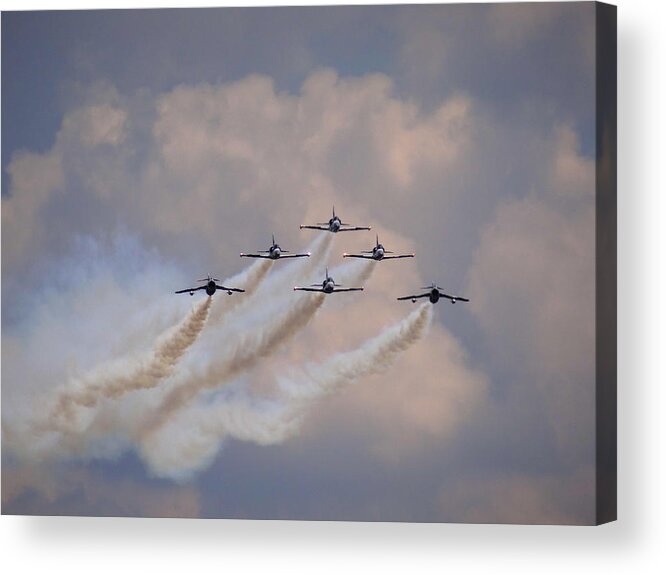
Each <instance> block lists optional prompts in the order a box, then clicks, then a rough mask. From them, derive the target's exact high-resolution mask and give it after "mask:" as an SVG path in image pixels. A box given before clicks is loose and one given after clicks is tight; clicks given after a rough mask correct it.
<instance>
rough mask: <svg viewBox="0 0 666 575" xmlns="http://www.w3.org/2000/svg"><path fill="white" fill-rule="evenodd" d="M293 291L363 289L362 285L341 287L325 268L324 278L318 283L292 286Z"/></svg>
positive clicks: (325, 291) (332, 291) (333, 291)
mask: <svg viewBox="0 0 666 575" xmlns="http://www.w3.org/2000/svg"><path fill="white" fill-rule="evenodd" d="M294 291H318V292H322V293H336V292H341V291H363V288H362V287H342V286H339V285H337V284H336V283H335V282H334V281H333V278H332V277H331V276H329V275H328V268H326V279H325V280H324V281H323V282H322V283H320V284H312V285H311V286H310V287H298V286H296V287H294Z"/></svg>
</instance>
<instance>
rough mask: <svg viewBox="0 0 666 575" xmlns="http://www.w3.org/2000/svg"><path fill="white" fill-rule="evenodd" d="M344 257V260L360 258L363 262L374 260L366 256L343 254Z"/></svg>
mask: <svg viewBox="0 0 666 575" xmlns="http://www.w3.org/2000/svg"><path fill="white" fill-rule="evenodd" d="M341 231H342V230H341ZM342 257H343V258H359V259H361V260H371V259H374V258H373V257H372V256H371V255H366V254H342Z"/></svg>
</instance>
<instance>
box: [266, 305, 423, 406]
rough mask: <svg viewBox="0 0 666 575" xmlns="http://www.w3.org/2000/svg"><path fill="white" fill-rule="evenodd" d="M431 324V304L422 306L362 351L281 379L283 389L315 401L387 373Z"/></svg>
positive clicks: (361, 348)
mask: <svg viewBox="0 0 666 575" xmlns="http://www.w3.org/2000/svg"><path fill="white" fill-rule="evenodd" d="M431 321H432V306H431V304H429V303H425V304H421V305H420V306H419V307H418V308H417V309H415V310H414V311H413V312H412V313H410V314H409V315H408V316H407V317H406V318H405V319H404V320H403V321H401V322H400V323H397V324H395V325H393V326H391V327H389V328H387V329H385V330H384V331H383V332H382V333H381V334H379V335H378V336H377V337H374V338H373V339H370V340H368V341H367V342H366V343H364V344H363V345H361V347H359V348H358V349H355V350H353V351H348V352H345V353H340V354H337V355H334V356H333V357H331V358H330V359H328V360H327V361H325V362H323V363H320V364H309V365H306V366H305V368H304V369H303V370H302V372H301V373H300V374H299V373H297V372H295V373H294V374H293V375H291V376H290V377H279V378H278V383H279V386H280V389H281V391H282V392H283V393H284V394H285V395H287V396H288V397H291V398H293V399H314V398H317V397H321V396H323V395H326V394H328V393H332V392H334V391H335V390H336V389H338V388H339V387H341V386H342V385H344V384H346V383H349V382H352V381H354V380H356V379H358V378H359V377H363V376H365V375H370V374H372V373H377V372H379V371H382V370H384V369H387V368H388V367H390V366H391V365H392V364H393V361H394V360H395V358H396V357H397V356H398V355H399V354H400V353H401V352H403V351H405V350H406V349H407V348H408V347H409V346H410V345H412V344H413V343H414V342H416V341H418V340H419V339H421V337H423V335H424V334H425V333H426V331H427V329H428V327H429V325H430V322H431Z"/></svg>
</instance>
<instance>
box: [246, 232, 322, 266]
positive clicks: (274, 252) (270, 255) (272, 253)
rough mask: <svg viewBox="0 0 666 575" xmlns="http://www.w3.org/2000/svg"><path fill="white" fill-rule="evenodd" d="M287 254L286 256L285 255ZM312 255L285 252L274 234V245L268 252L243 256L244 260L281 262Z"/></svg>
mask: <svg viewBox="0 0 666 575" xmlns="http://www.w3.org/2000/svg"><path fill="white" fill-rule="evenodd" d="M285 254H286V255H285ZM311 255H312V254H311V253H310V252H307V253H305V254H291V253H289V251H288V250H283V249H282V248H281V247H280V246H279V245H278V244H277V243H276V241H275V234H273V245H272V246H271V247H270V248H268V249H267V250H259V251H258V252H257V253H256V254H243V253H242V254H241V255H240V257H242V258H264V259H268V260H280V259H285V258H309V257H310V256H311Z"/></svg>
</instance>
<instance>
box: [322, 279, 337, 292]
mask: <svg viewBox="0 0 666 575" xmlns="http://www.w3.org/2000/svg"><path fill="white" fill-rule="evenodd" d="M321 289H322V290H323V291H324V293H333V290H334V289H335V282H334V281H333V278H327V279H326V280H324V281H323V282H322V284H321Z"/></svg>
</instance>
